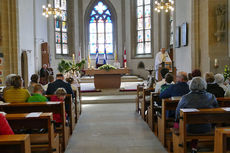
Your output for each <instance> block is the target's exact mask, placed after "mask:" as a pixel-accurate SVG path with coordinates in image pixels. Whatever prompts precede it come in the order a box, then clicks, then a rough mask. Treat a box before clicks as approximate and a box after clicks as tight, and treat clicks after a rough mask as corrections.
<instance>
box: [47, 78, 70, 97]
mask: <svg viewBox="0 0 230 153" xmlns="http://www.w3.org/2000/svg"><path fill="white" fill-rule="evenodd" d="M58 88H64V89H65V90H66V92H67V94H71V95H72V96H73V98H74V95H73V90H72V88H71V85H70V84H69V83H66V82H64V76H63V74H57V75H56V81H54V82H53V83H50V84H49V85H48V88H47V91H46V94H47V95H52V94H54V93H55V91H56V90H57V89H58Z"/></svg>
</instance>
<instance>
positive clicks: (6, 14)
mask: <svg viewBox="0 0 230 153" xmlns="http://www.w3.org/2000/svg"><path fill="white" fill-rule="evenodd" d="M0 24H1V26H0V28H1V29H0V31H1V33H0V36H1V39H0V48H1V50H0V53H3V56H4V63H3V67H2V69H3V70H4V76H3V78H5V77H6V76H7V75H8V74H10V73H16V74H17V73H18V35H17V2H16V0H10V1H8V0H0Z"/></svg>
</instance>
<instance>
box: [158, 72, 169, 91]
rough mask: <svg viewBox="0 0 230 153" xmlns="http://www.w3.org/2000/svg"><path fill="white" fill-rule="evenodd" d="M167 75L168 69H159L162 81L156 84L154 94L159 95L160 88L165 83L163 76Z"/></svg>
mask: <svg viewBox="0 0 230 153" xmlns="http://www.w3.org/2000/svg"><path fill="white" fill-rule="evenodd" d="M167 73H169V69H167V68H163V69H161V77H162V80H161V81H159V82H157V83H156V87H155V92H157V93H160V91H161V86H162V85H163V84H165V83H166V82H165V76H166V74H167Z"/></svg>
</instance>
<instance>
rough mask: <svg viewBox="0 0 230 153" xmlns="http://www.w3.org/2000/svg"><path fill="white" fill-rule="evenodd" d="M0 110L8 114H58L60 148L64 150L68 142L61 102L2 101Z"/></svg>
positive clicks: (63, 108)
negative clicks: (59, 119)
mask: <svg viewBox="0 0 230 153" xmlns="http://www.w3.org/2000/svg"><path fill="white" fill-rule="evenodd" d="M0 110H2V111H4V112H6V113H8V114H16V113H31V112H52V113H56V114H60V116H61V120H62V122H61V129H60V132H59V134H60V137H61V143H62V149H63V150H65V148H66V146H67V144H68V133H69V132H68V127H67V126H66V118H65V104H64V103H63V102H44V103H43V102H37V103H35V102H33V103H4V104H0Z"/></svg>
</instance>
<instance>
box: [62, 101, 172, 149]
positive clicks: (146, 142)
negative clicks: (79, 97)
mask: <svg viewBox="0 0 230 153" xmlns="http://www.w3.org/2000/svg"><path fill="white" fill-rule="evenodd" d="M65 153H167V152H166V151H165V149H164V148H163V147H162V145H161V144H160V142H159V141H158V139H157V138H156V137H155V136H154V135H153V133H152V132H151V131H150V129H149V128H148V126H147V124H145V123H144V121H143V120H142V119H141V118H140V116H139V115H137V114H136V113H135V104H133V103H125V104H91V105H84V106H83V113H82V115H81V118H80V120H79V122H78V124H77V127H76V128H75V131H74V133H73V135H72V137H71V139H70V141H69V145H68V147H67V149H66V152H65Z"/></svg>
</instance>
